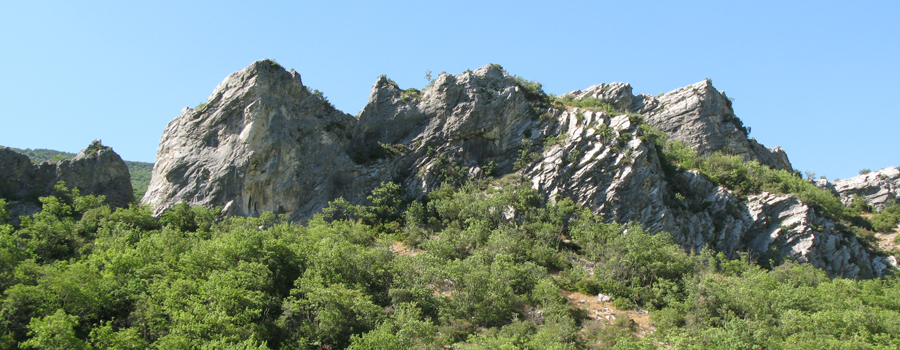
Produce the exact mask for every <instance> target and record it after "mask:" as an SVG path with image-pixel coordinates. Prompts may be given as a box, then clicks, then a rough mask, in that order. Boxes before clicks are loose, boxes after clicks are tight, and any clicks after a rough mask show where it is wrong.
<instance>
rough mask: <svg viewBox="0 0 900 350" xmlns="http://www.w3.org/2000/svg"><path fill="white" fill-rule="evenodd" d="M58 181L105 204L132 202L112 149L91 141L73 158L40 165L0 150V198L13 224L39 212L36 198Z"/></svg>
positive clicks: (127, 178)
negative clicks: (5, 202)
mask: <svg viewBox="0 0 900 350" xmlns="http://www.w3.org/2000/svg"><path fill="white" fill-rule="evenodd" d="M59 181H63V182H65V183H66V186H67V187H69V188H78V189H79V190H80V191H81V194H83V195H98V196H100V195H102V196H106V201H105V203H106V204H108V205H110V206H113V207H126V206H128V204H129V203H132V202H134V201H135V198H134V192H133V191H132V187H131V175H130V174H129V172H128V167H127V166H126V165H125V162H124V161H123V160H122V158H121V157H119V155H118V154H116V152H114V151H113V150H112V148H111V147H107V146H103V145H102V144H101V143H100V141H99V140H96V141H93V142H91V144H90V145H89V146H88V147H87V148H85V149H84V150H82V151H81V152H79V153H78V154H77V155H76V156H75V157H74V158H72V159H63V160H60V161H58V162H42V163H40V164H33V163H32V162H31V160H30V159H29V158H28V157H27V156H25V155H23V154H20V153H18V152H15V151H13V150H11V149H9V148H6V147H0V197H2V198H6V199H8V200H9V202H8V205H9V211H10V213H11V214H12V215H11V217H12V218H13V219H14V221H16V220H17V218H18V217H19V216H20V215H31V214H34V213H35V212H37V211H39V210H40V207H39V206H38V204H37V203H36V200H37V198H38V197H39V196H46V195H50V194H52V193H53V187H54V186H55V185H56V184H57V183H58V182H59Z"/></svg>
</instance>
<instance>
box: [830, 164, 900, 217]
mask: <svg viewBox="0 0 900 350" xmlns="http://www.w3.org/2000/svg"><path fill="white" fill-rule="evenodd" d="M833 184H834V188H835V190H837V192H838V193H840V196H841V202H843V203H844V204H845V205H846V204H850V202H851V201H853V197H854V196H856V195H859V196H861V197H862V198H863V199H865V201H866V203H868V204H869V205H871V206H874V207H875V209H876V210H882V209H884V207H885V206H887V205H888V204H890V203H891V202H894V201H898V198H900V170H898V169H897V168H895V167H888V168H884V169H881V170H878V171H873V172H870V173H868V174H863V175H858V176H854V177H851V178H849V179H844V180H837V181H834V183H833Z"/></svg>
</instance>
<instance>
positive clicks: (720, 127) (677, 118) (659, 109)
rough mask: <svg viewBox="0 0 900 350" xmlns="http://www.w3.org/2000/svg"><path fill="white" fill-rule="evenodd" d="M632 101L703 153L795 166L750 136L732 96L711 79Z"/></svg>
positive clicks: (653, 122)
mask: <svg viewBox="0 0 900 350" xmlns="http://www.w3.org/2000/svg"><path fill="white" fill-rule="evenodd" d="M633 101H634V103H633V104H632V106H631V110H632V111H634V112H635V113H641V114H643V115H644V116H645V117H646V118H647V123H649V124H650V125H653V126H656V127H658V128H659V129H660V130H662V131H664V132H666V133H667V134H669V135H670V136H672V137H673V138H674V139H675V140H679V141H681V142H684V143H685V144H687V145H689V146H691V147H692V148H693V149H695V150H697V151H698V152H699V153H700V155H701V156H706V155H710V154H712V153H715V152H722V153H725V154H734V155H742V156H744V157H745V159H748V160H756V161H758V162H759V163H760V164H764V165H768V166H769V167H772V168H774V169H781V170H788V171H792V170H793V168H792V167H791V163H790V161H788V157H787V154H785V153H784V150H782V149H781V148H780V147H775V148H773V149H768V148H766V147H765V146H763V145H761V144H759V143H758V142H756V140H755V139H753V138H747V137H748V135H749V134H750V130H749V129H748V128H746V127H744V125H743V123H742V122H741V120H740V119H738V118H737V117H736V116H735V114H734V110H733V109H732V108H731V100H730V99H729V98H728V96H726V95H725V93H724V92H719V91H718V90H716V89H715V88H714V87H713V86H712V81H710V80H709V79H707V80H704V81H701V82H699V83H696V84H693V85H688V86H686V87H683V88H680V89H677V90H675V91H672V92H669V93H666V94H663V95H661V96H659V97H655V96H649V95H640V96H637V97H635V98H633Z"/></svg>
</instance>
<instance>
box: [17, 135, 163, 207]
mask: <svg viewBox="0 0 900 350" xmlns="http://www.w3.org/2000/svg"><path fill="white" fill-rule="evenodd" d="M0 147H2V146H0ZM9 149H11V150H13V151H16V152H19V153H21V154H24V155H26V156H28V158H29V159H31V162H32V163H34V164H40V163H43V162H58V161H60V160H63V159H71V158H74V157H75V155H76V154H75V153H68V152H60V151H54V150H51V149H42V148H38V149H30V148H26V149H19V148H12V147H9ZM125 165H126V166H128V172H130V173H131V187H132V188H133V189H134V198H136V199H137V200H138V201H140V200H141V198H143V197H144V193H145V192H147V186H150V174H151V173H152V172H153V163H145V162H130V161H127V160H126V161H125Z"/></svg>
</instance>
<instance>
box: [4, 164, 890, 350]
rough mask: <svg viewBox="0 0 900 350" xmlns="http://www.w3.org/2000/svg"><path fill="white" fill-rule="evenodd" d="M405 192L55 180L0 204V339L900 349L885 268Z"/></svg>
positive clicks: (485, 190)
mask: <svg viewBox="0 0 900 350" xmlns="http://www.w3.org/2000/svg"><path fill="white" fill-rule="evenodd" d="M681 151H682V152H683V151H684V150H681ZM726 163H727V162H726ZM720 166H721V164H720ZM400 193H401V191H400V188H399V186H398V185H396V184H393V183H384V184H382V186H381V187H379V188H378V189H376V190H374V191H373V192H372V193H371V195H370V196H369V197H368V204H366V205H352V204H350V203H348V202H347V201H344V200H341V199H339V200H336V201H334V202H332V203H331V204H330V205H329V207H327V208H325V209H324V210H322V212H321V213H320V214H318V215H316V217H315V218H313V219H311V220H309V221H308V222H304V223H295V222H288V221H286V219H285V217H283V216H276V215H273V214H271V213H265V214H263V215H261V216H260V217H250V218H247V217H222V216H221V215H220V214H219V213H220V208H202V207H190V206H188V205H187V204H184V203H183V204H181V205H177V206H175V207H173V208H171V209H170V210H168V211H166V212H165V213H164V214H163V215H162V216H161V217H159V218H154V217H152V216H151V212H150V210H149V209H148V208H147V207H144V206H138V205H132V206H130V207H128V208H121V209H112V208H109V207H107V206H105V205H102V203H103V198H101V197H95V196H81V195H80V194H79V193H78V191H77V190H69V189H66V188H65V186H64V184H60V185H58V186H57V189H56V192H55V193H54V195H53V196H48V197H43V198H41V199H40V201H41V203H42V205H43V211H42V212H40V213H38V214H36V215H35V216H34V217H33V218H24V219H23V221H22V224H21V226H20V227H13V226H11V225H8V224H5V222H7V220H8V219H9V218H8V215H7V214H6V212H5V210H3V209H0V266H2V267H0V290H2V291H3V293H2V300H0V328H2V332H0V348H3V349H144V348H152V349H445V348H453V349H655V348H673V349H760V348H763V349H897V348H900V283H898V282H900V281H898V279H897V277H894V276H889V277H884V278H878V279H870V280H860V281H856V280H848V279H829V278H827V277H826V276H825V274H824V272H822V271H821V270H818V269H815V268H813V267H812V266H810V265H806V264H799V263H794V262H790V261H786V262H783V263H781V264H766V266H767V267H768V268H763V267H761V266H760V265H761V264H758V263H757V261H754V259H751V258H749V257H748V256H746V255H743V256H740V257H738V258H737V259H728V258H726V257H725V256H724V255H722V254H714V253H713V252H711V250H705V251H703V252H701V253H689V252H685V251H684V250H683V249H681V248H680V247H679V246H678V245H677V244H675V243H674V242H673V239H672V237H671V236H670V235H669V234H667V233H658V234H654V235H650V234H646V233H645V232H644V231H643V230H642V229H641V227H639V226H637V225H625V224H616V223H607V222H606V220H604V219H603V218H602V217H599V216H596V215H593V214H591V213H590V211H589V210H587V209H586V208H579V207H578V206H577V205H574V204H573V203H572V202H571V201H570V200H568V199H562V200H559V201H557V202H552V201H550V202H548V201H544V200H542V198H541V196H540V194H539V193H537V192H536V191H534V190H532V189H531V188H530V186H529V183H528V182H527V181H525V180H523V179H522V178H520V177H517V176H516V175H508V176H506V177H503V178H499V179H488V180H481V181H471V182H469V183H467V184H463V185H461V186H458V187H454V186H444V187H441V188H439V189H437V190H435V191H433V192H431V193H430V194H428V195H427V196H425V197H424V198H422V199H421V200H416V201H407V200H404V198H402V196H401V195H400ZM4 206H5V203H4V202H3V201H2V200H0V208H3V207H4ZM841 215H849V214H841ZM573 293H581V294H583V295H586V296H587V297H590V298H593V299H596V296H597V294H598V293H604V294H605V295H609V296H610V297H612V301H611V302H610V303H607V304H605V305H604V308H603V310H601V311H609V310H613V311H614V313H612V314H610V315H612V317H609V315H607V316H606V317H600V316H597V314H596V312H597V311H598V310H590V309H589V308H586V307H584V305H583V304H581V301H579V300H572V299H570V298H568V296H571V295H573ZM581 294H576V295H581ZM576 299H577V298H576ZM629 315H646V317H645V318H646V320H645V321H641V319H640V317H630V316H629ZM636 320H637V321H636Z"/></svg>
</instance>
